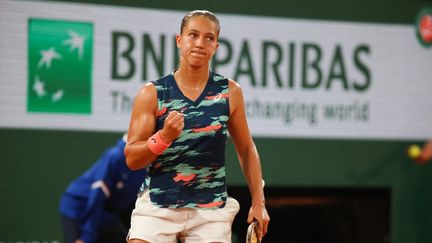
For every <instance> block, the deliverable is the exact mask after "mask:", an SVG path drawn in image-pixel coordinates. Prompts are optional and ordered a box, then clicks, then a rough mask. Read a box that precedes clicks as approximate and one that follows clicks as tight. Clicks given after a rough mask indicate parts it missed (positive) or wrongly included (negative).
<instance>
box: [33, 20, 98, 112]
mask: <svg viewBox="0 0 432 243" xmlns="http://www.w3.org/2000/svg"><path fill="white" fill-rule="evenodd" d="M28 25H29V28H28V82H27V111H29V112H42V113H75V114H90V113H91V100H92V97H91V94H92V92H91V87H92V46H93V25H92V23H84V22H72V21H60V20H47V19H34V18H32V19H29V22H28Z"/></svg>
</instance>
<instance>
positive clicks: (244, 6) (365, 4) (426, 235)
mask: <svg viewBox="0 0 432 243" xmlns="http://www.w3.org/2000/svg"><path fill="white" fill-rule="evenodd" d="M68 2H93V3H97V4H110V5H122V6H130V7H146V8H156V9H171V10H181V11H188V10H191V9H199V8H205V9H209V10H211V11H214V12H216V13H230V14H242V15H261V16H278V17H287V18H302V19H314V20H337V21H353V22H378V23H389V24H413V25H414V21H415V18H416V15H417V13H418V11H419V10H420V8H421V7H423V6H426V5H428V4H429V5H430V4H431V2H430V1H418V0H417V1H416V0H411V1H408V0H406V1H390V0H389V1H384V0H374V1H372V0H366V1H343V0H332V1H318V0H312V1H284V0H267V1H261V0H248V1H235V0H229V1H228V0H218V1H213V0H209V1H196V0H187V1H178V0H176V1H174V0H167V1H138V0H135V1H132V0H123V1H120V0H119V1H97V0H93V1H87V0H86V1H84V0H83V1H68ZM120 135H121V133H113V132H90V131H89V132H82V131H54V130H26V129H5V128H3V129H0V143H1V153H0V178H1V183H0V195H1V199H0V208H1V209H2V210H1V213H0V215H1V216H0V242H1V241H5V242H8V241H11V242H17V241H26V240H28V241H29V240H39V241H41V242H42V241H43V240H45V241H47V242H51V241H53V240H60V239H62V236H61V231H60V224H59V216H58V213H57V208H58V200H59V198H60V196H61V193H62V192H63V190H64V189H65V188H66V186H67V184H68V183H69V182H70V181H71V180H72V179H74V178H75V177H76V176H78V175H80V174H81V173H82V172H83V171H84V170H85V169H87V168H88V167H89V166H90V165H91V164H92V163H93V162H94V161H95V160H96V159H97V158H98V157H99V155H100V154H101V153H102V152H103V151H104V150H105V149H106V148H107V147H109V146H111V145H112V144H114V142H115V141H116V139H118V138H119V136H120ZM254 140H255V142H256V145H257V147H258V149H259V151H260V155H261V160H262V164H263V173H264V177H265V178H266V183H267V186H268V187H272V186H285V187H305V188H307V187H311V188H312V187H313V188H317V187H318V188H319V187H326V188H328V187H335V188H375V187H376V188H388V189H389V190H390V192H391V224H390V227H391V239H390V242H393V243H427V242H432V231H431V229H432V209H431V202H432V184H431V183H432V171H431V169H432V168H431V165H424V166H418V165H416V164H414V163H413V162H412V161H410V160H409V159H408V158H407V156H406V154H405V150H406V148H407V147H408V146H409V145H410V144H412V143H419V144H421V143H422V142H423V141H395V140H366V139H355V138H353V139H313V138H311V139H300V138H286V139H283V138H277V139H276V138H254ZM227 174H228V178H229V180H228V183H229V185H232V186H234V185H244V179H243V176H242V174H241V172H240V169H239V166H238V162H237V158H236V155H235V152H234V149H233V146H232V144H231V142H230V141H229V142H228V147H227Z"/></svg>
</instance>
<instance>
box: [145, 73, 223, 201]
mask: <svg viewBox="0 0 432 243" xmlns="http://www.w3.org/2000/svg"><path fill="white" fill-rule="evenodd" d="M153 83H154V85H155V86H156V90H157V99H158V115H157V125H156V130H159V129H161V128H162V127H163V124H164V121H165V118H166V116H167V115H168V113H169V112H170V111H172V110H176V111H179V112H182V113H183V114H184V120H185V127H184V130H183V132H182V133H181V135H180V136H179V137H178V138H177V139H176V140H174V141H173V143H172V144H171V146H170V147H169V148H168V149H167V150H165V152H164V153H163V154H162V155H159V157H158V158H157V159H156V160H155V161H154V162H153V163H152V164H151V165H150V166H149V167H148V177H147V179H146V180H145V182H144V184H143V187H142V190H143V189H144V188H149V189H150V198H151V201H152V202H153V204H155V205H157V206H159V207H165V208H182V207H187V208H207V209H213V208H220V207H224V206H225V201H226V198H227V192H226V184H225V142H226V136H227V122H228V118H229V102H228V100H229V92H228V80H227V79H226V78H224V77H222V76H220V75H218V74H216V73H213V72H210V75H209V80H208V82H207V84H206V87H205V88H204V91H203V92H202V94H201V95H200V96H199V97H198V99H197V100H196V101H192V100H190V99H189V98H187V97H185V96H184V95H183V93H182V92H181V90H180V89H179V87H178V86H177V83H176V81H175V80H174V76H173V75H172V74H170V75H168V76H165V77H163V78H161V79H159V80H156V81H154V82H153Z"/></svg>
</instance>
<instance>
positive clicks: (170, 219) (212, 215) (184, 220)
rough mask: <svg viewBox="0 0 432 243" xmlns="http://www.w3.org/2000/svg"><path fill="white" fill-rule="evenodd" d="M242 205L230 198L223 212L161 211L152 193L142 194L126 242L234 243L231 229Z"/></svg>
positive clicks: (210, 210) (136, 205)
mask: <svg viewBox="0 0 432 243" xmlns="http://www.w3.org/2000/svg"><path fill="white" fill-rule="evenodd" d="M239 209H240V205H239V203H238V202H237V200H235V199H234V198H232V197H228V199H227V203H226V205H225V207H224V208H218V209H193V208H175V209H170V208H160V207H157V206H155V205H153V203H152V202H151V201H150V194H149V190H145V191H144V192H142V193H140V195H139V196H138V198H137V201H136V203H135V209H134V210H133V211H132V216H131V228H130V229H129V234H128V238H127V239H140V240H144V241H147V242H150V243H177V238H178V239H181V241H182V242H186V243H194V242H196V243H207V242H223V243H231V226H232V222H233V220H234V217H235V216H236V214H237V213H238V211H239Z"/></svg>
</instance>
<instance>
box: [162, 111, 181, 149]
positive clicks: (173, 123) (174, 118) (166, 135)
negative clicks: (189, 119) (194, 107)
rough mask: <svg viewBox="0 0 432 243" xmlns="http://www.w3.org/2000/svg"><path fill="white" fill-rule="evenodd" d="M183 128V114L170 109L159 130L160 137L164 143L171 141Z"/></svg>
mask: <svg viewBox="0 0 432 243" xmlns="http://www.w3.org/2000/svg"><path fill="white" fill-rule="evenodd" d="M183 128H184V117H183V114H182V113H180V112H178V111H170V113H169V114H168V116H167V117H166V118H165V122H164V126H163V128H162V130H161V132H160V135H161V138H162V140H163V141H164V142H166V143H171V142H172V141H174V139H176V138H177V137H178V136H180V134H181V133H182V131H183Z"/></svg>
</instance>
